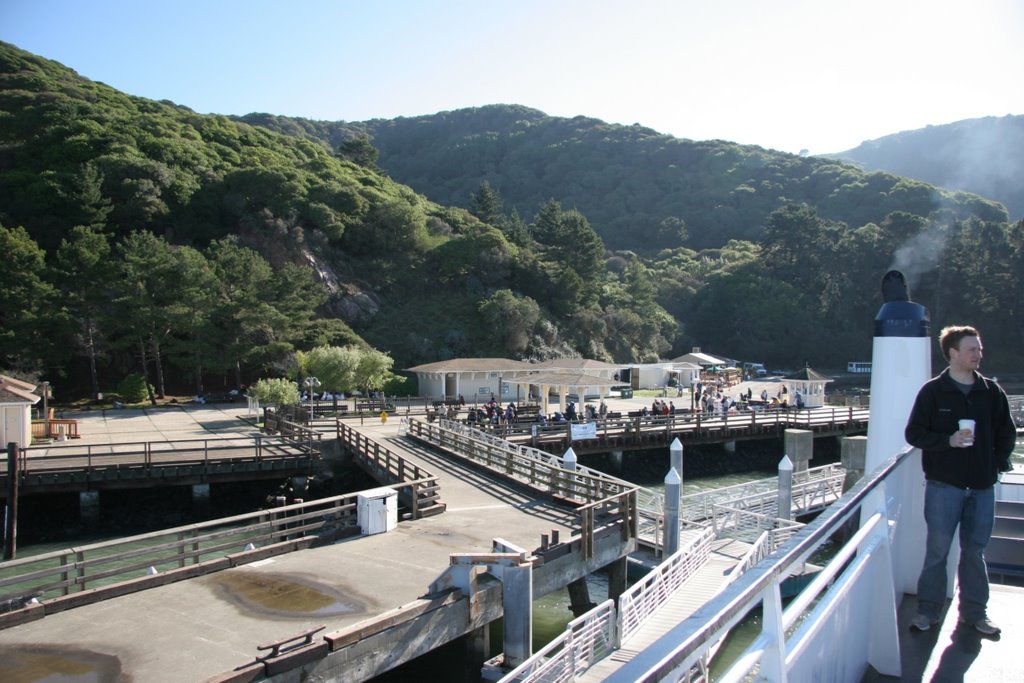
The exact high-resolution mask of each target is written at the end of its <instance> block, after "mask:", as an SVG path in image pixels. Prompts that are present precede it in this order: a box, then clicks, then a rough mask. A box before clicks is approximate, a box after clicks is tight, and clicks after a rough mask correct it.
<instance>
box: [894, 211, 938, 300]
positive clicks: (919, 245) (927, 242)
mask: <svg viewBox="0 0 1024 683" xmlns="http://www.w3.org/2000/svg"><path fill="white" fill-rule="evenodd" d="M948 240H949V231H948V230H947V226H945V225H935V224H932V225H929V226H928V227H927V228H925V229H924V230H922V231H921V232H919V233H917V234H916V235H914V236H913V237H911V238H910V239H908V240H907V241H906V242H904V243H903V244H902V245H900V247H899V248H897V249H896V253H895V254H893V257H892V265H890V266H889V270H898V271H900V272H901V273H903V277H904V278H905V279H906V281H907V286H908V287H909V288H910V289H911V290H913V288H914V287H916V286H917V284H918V282H920V280H921V276H922V275H924V274H925V273H927V272H928V271H930V270H932V269H933V268H935V267H936V266H937V265H939V261H940V260H941V259H942V253H943V252H944V251H945V250H946V243H947V241H948Z"/></svg>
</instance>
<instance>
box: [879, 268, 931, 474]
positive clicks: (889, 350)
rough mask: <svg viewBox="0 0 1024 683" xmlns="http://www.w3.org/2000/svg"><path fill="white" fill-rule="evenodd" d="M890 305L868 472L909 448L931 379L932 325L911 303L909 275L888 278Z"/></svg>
mask: <svg viewBox="0 0 1024 683" xmlns="http://www.w3.org/2000/svg"><path fill="white" fill-rule="evenodd" d="M882 299H883V301H884V303H883V304H882V307H881V308H880V309H879V310H878V315H877V316H875V341H874V347H873V348H872V351H871V411H870V416H869V420H868V449H867V457H866V460H865V463H864V471H865V472H872V471H874V470H875V469H876V468H878V466H879V465H882V464H883V463H884V462H886V461H887V460H888V459H889V458H891V457H892V456H893V455H895V454H896V452H897V451H899V450H901V449H903V448H904V447H906V445H907V441H906V439H905V438H904V437H903V430H904V428H905V427H906V425H907V418H909V417H910V409H911V408H912V407H913V405H914V399H915V398H916V397H917V391H918V389H920V388H921V385H922V384H924V383H925V382H926V381H928V380H929V379H931V368H932V363H931V358H932V354H931V347H930V344H931V319H930V316H929V315H928V309H926V308H925V307H924V306H922V305H921V304H916V303H914V302H913V301H911V300H910V293H909V292H908V291H907V283H906V280H904V279H903V273H901V272H900V271H898V270H890V271H889V272H888V273H886V274H885V277H883V278H882Z"/></svg>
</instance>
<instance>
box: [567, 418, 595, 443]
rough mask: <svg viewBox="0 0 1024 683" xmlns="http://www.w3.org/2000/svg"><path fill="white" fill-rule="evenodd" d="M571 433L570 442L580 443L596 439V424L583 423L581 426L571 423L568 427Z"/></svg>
mask: <svg viewBox="0 0 1024 683" xmlns="http://www.w3.org/2000/svg"><path fill="white" fill-rule="evenodd" d="M570 429H571V432H572V440H573V441H580V440H582V439H596V438H597V423H596V422H584V423H582V424H575V423H573V424H572V425H570Z"/></svg>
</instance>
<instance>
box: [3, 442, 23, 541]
mask: <svg viewBox="0 0 1024 683" xmlns="http://www.w3.org/2000/svg"><path fill="white" fill-rule="evenodd" d="M18 464H19V463H18V444H17V442H15V441H11V442H10V443H8V444H7V510H6V513H7V515H6V516H7V519H6V523H5V524H4V560H13V559H15V556H16V555H17V552H18V484H19V480H20V479H21V472H19V471H18Z"/></svg>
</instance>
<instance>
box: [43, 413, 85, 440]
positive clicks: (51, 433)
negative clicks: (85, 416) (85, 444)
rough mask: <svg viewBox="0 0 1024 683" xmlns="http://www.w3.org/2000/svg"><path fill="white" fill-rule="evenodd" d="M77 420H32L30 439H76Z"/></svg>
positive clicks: (78, 435) (79, 436) (77, 434)
mask: <svg viewBox="0 0 1024 683" xmlns="http://www.w3.org/2000/svg"><path fill="white" fill-rule="evenodd" d="M81 436H82V435H81V434H79V433H78V420H66V419H63V418H50V419H49V420H32V438H33V439H35V440H40V439H59V438H62V437H63V438H66V439H78V438H81Z"/></svg>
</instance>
